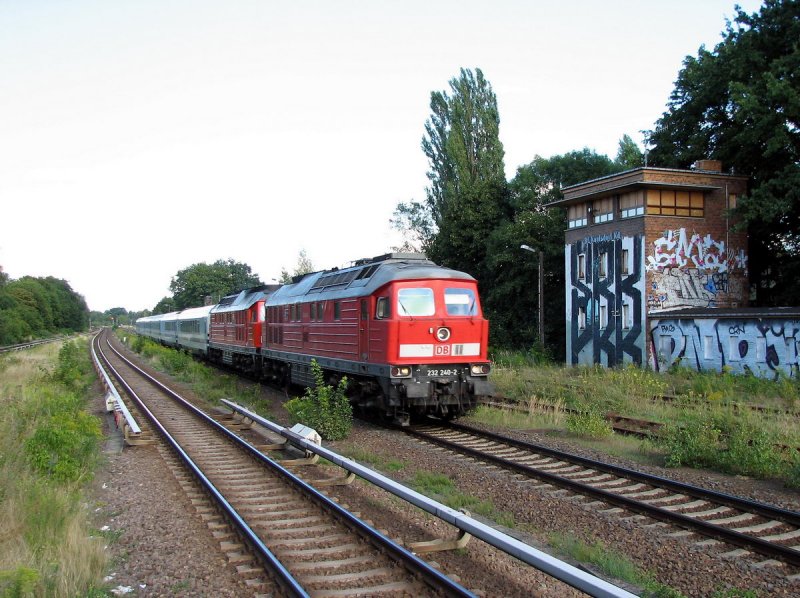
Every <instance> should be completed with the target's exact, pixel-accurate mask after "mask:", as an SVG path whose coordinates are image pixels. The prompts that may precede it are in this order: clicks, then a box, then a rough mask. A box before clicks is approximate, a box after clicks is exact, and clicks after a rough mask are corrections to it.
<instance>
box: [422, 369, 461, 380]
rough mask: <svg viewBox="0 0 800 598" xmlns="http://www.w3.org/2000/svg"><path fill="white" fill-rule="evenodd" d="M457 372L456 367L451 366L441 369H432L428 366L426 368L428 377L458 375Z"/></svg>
mask: <svg viewBox="0 0 800 598" xmlns="http://www.w3.org/2000/svg"><path fill="white" fill-rule="evenodd" d="M459 373H460V372H459V371H458V369H456V368H453V369H442V370H432V369H430V368H429V369H428V377H429V378H440V377H443V376H458V374H459Z"/></svg>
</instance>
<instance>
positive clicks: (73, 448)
mask: <svg viewBox="0 0 800 598" xmlns="http://www.w3.org/2000/svg"><path fill="white" fill-rule="evenodd" d="M101 437H102V434H101V431H100V423H99V421H98V419H97V418H96V417H94V416H92V415H90V414H88V413H86V412H85V411H77V412H74V411H73V412H70V411H67V412H62V413H58V414H54V415H52V416H50V417H49V418H48V419H47V420H46V421H44V422H42V424H40V425H39V426H38V428H37V429H36V431H35V432H34V433H33V435H32V436H31V437H30V438H28V439H27V440H26V441H25V452H26V454H27V456H28V459H29V460H30V463H31V465H32V466H33V468H34V469H35V470H37V471H38V472H39V473H41V474H44V475H48V476H52V477H53V478H55V479H56V480H59V481H65V482H73V481H77V480H79V479H81V478H84V477H86V476H87V475H88V474H89V472H90V471H91V467H90V465H91V463H92V458H93V455H94V453H95V449H96V447H97V443H98V442H99V440H100V438H101Z"/></svg>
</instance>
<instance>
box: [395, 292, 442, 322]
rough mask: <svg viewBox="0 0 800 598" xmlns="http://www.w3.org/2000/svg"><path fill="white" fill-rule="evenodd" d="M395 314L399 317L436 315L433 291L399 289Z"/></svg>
mask: <svg viewBox="0 0 800 598" xmlns="http://www.w3.org/2000/svg"><path fill="white" fill-rule="evenodd" d="M397 313H398V314H399V315H401V316H432V315H433V314H434V313H436V305H435V303H434V302H433V289H425V288H419V289H400V290H399V291H398V292H397Z"/></svg>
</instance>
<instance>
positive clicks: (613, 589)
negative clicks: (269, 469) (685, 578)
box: [222, 399, 634, 597]
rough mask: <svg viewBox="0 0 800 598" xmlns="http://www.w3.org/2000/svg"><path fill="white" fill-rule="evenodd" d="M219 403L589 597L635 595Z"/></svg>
mask: <svg viewBox="0 0 800 598" xmlns="http://www.w3.org/2000/svg"><path fill="white" fill-rule="evenodd" d="M222 403H224V404H225V405H227V406H228V407H229V408H230V409H231V410H233V411H234V412H236V413H238V414H239V415H242V416H244V417H246V418H248V419H250V420H252V421H253V422H255V423H257V424H259V425H261V426H263V427H264V428H266V429H268V430H270V431H271V432H274V433H276V434H279V435H281V436H283V437H284V438H286V439H287V440H288V441H289V442H290V443H291V444H292V445H294V446H296V447H297V448H300V449H302V450H304V451H308V452H311V453H314V454H316V455H319V456H320V457H324V458H325V459H327V460H329V461H331V462H332V463H334V464H336V465H338V466H339V467H341V468H343V469H345V470H347V471H348V472H350V473H354V474H356V475H357V476H359V477H361V478H363V479H365V480H367V481H368V482H371V483H372V484H375V485H376V486H378V487H379V488H382V489H383V490H386V491H387V492H391V493H392V494H394V495H395V496H398V497H400V498H402V499H403V500H405V501H407V502H409V503H411V504H413V505H414V506H416V507H419V508H421V509H422V510H424V511H426V512H428V513H430V514H432V515H434V516H436V517H438V518H439V519H442V520H443V521H446V522H447V523H449V524H450V525H452V526H454V527H456V528H458V529H460V530H461V531H464V532H466V533H469V534H471V535H473V536H475V537H476V538H478V539H480V540H483V541H484V542H486V543H487V544H491V545H492V546H494V547H495V548H498V549H500V550H502V551H503V552H506V553H508V554H510V555H512V556H513V557H515V558H517V559H519V560H520V561H522V562H524V563H527V564H528V565H531V566H532V567H535V568H536V569H539V570H540V571H542V572H544V573H546V574H547V575H550V576H551V577H554V578H556V579H558V580H560V581H563V582H564V583H566V584H569V585H571V586H572V587H574V588H577V589H579V590H581V591H582V592H586V593H587V594H589V595H591V596H599V597H612V596H613V597H623V596H624V597H632V596H634V594H631V593H630V592H627V591H626V590H623V589H622V588H619V587H617V586H615V585H613V584H611V583H609V582H607V581H605V580H602V579H600V578H599V577H595V576H594V575H591V574H589V573H586V572H584V571H581V570H580V569H578V568H577V567H573V566H572V565H570V564H568V563H565V562H563V561H560V560H559V559H556V558H555V557H552V556H550V555H549V554H547V553H545V552H542V551H540V550H536V549H535V548H533V547H532V546H529V545H528V544H525V543H524V542H520V541H519V540H517V539H516V538H512V537H511V536H509V535H507V534H504V533H503V532H500V531H498V530H496V529H494V528H492V527H490V526H488V525H486V524H484V523H481V522H480V521H477V520H475V519H473V518H472V517H469V516H468V515H465V514H464V513H461V512H459V511H456V510H454V509H451V508H450V507H448V506H446V505H443V504H441V503H440V502H437V501H435V500H432V499H430V498H428V497H427V496H425V495H423V494H420V493H419V492H416V491H414V490H411V489H410V488H407V487H406V486H403V485H401V484H398V483H397V482H395V481H394V480H391V479H389V478H387V477H386V476H384V475H381V474H380V473H378V472H376V471H374V470H372V469H369V468H368V467H364V466H363V465H359V464H358V463H356V462H355V461H352V460H350V459H348V458H346V457H343V456H341V455H339V454H337V453H334V452H333V451H331V450H329V449H326V448H324V447H321V446H319V445H317V444H314V443H313V442H310V441H308V440H306V439H305V438H303V437H302V436H300V435H298V434H296V433H294V432H292V431H291V430H289V429H287V428H284V427H283V426H280V425H278V424H276V423H274V422H272V421H270V420H268V419H266V418H264V417H261V416H260V415H258V414H257V413H254V412H252V411H250V410H249V409H247V408H246V407H243V406H241V405H239V404H238V403H234V402H233V401H228V400H226V399H223V400H222Z"/></svg>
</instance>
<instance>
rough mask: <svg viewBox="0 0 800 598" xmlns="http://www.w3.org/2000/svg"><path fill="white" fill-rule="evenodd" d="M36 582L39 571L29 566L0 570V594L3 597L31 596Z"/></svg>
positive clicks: (18, 597)
mask: <svg viewBox="0 0 800 598" xmlns="http://www.w3.org/2000/svg"><path fill="white" fill-rule="evenodd" d="M38 582H39V572H38V571H36V570H35V569H30V568H29V567H17V568H16V569H12V570H10V571H0V596H3V598H6V597H7V598H22V597H23V596H33V595H34V590H35V589H36V585H37V583H38Z"/></svg>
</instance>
